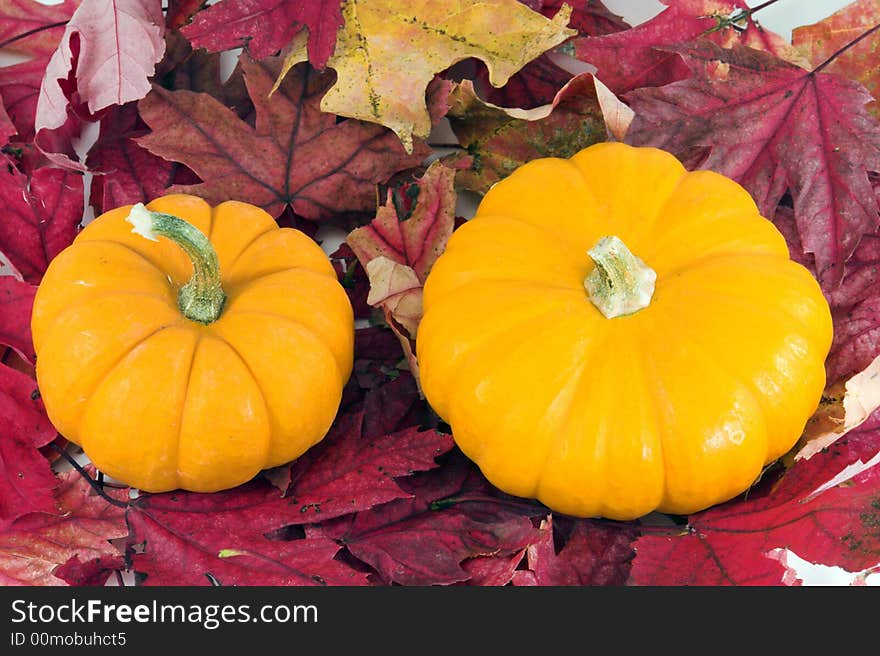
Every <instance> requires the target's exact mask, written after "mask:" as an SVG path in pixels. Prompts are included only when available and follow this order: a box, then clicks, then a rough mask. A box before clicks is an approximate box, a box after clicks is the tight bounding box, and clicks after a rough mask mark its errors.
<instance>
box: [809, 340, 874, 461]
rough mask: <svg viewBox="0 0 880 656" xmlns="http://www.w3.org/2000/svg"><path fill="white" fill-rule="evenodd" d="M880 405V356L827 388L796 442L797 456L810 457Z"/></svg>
mask: <svg viewBox="0 0 880 656" xmlns="http://www.w3.org/2000/svg"><path fill="white" fill-rule="evenodd" d="M877 408H880V356H878V357H877V358H875V359H874V361H873V362H872V363H871V364H870V365H868V367H867V368H866V369H865V370H864V371H860V372H859V373H857V374H856V375H855V376H853V377H852V378H850V379H849V380H846V381H842V382H840V383H838V384H837V385H834V386H833V387H832V388H830V389H829V390H826V392H825V394H824V395H823V397H822V400H821V402H820V404H819V408H818V409H817V410H816V412H815V413H813V416H812V417H810V419H809V421H808V422H807V426H806V428H805V429H804V434H803V435H802V436H801V438H800V440H799V441H798V445H797V446H796V449H797V452H796V454H795V459H796V460H800V459H801V458H810V457H812V456H814V455H816V454H817V453H819V452H820V451H822V450H824V449H827V448H828V447H829V446H831V445H832V444H833V443H834V442H836V441H837V440H839V439H840V438H841V437H843V436H844V435H846V434H847V433H848V432H850V431H851V430H853V429H855V428H857V427H859V426H861V425H862V424H863V423H865V422H866V421H867V420H868V419H869V418H870V417H871V415H872V414H873V412H874V411H875V410H877Z"/></svg>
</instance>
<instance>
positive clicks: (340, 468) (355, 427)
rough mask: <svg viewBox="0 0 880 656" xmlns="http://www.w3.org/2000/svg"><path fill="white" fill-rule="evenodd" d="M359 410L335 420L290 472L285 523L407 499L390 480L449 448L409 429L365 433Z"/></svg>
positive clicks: (445, 439)
mask: <svg viewBox="0 0 880 656" xmlns="http://www.w3.org/2000/svg"><path fill="white" fill-rule="evenodd" d="M363 427H364V412H363V411H360V412H349V413H348V414H346V415H343V416H342V417H340V418H339V419H338V420H337V423H336V424H335V425H334V427H333V428H332V429H331V433H330V434H328V436H327V437H326V438H324V440H322V441H321V442H320V443H319V444H318V445H316V446H315V447H314V448H313V449H310V450H309V451H308V452H306V453H305V454H303V456H301V457H300V458H299V459H298V460H297V461H296V462H294V463H293V465H292V466H291V468H290V485H289V487H287V489H286V493H285V496H286V497H287V500H288V503H289V505H290V506H291V507H292V510H295V511H296V512H291V513H290V514H289V516H288V519H287V523H288V524H304V523H310V522H318V521H323V520H325V519H330V518H333V517H338V516H340V515H346V514H349V513H353V512H359V511H362V510H367V509H369V508H372V507H373V506H376V505H379V504H382V503H386V502H388V501H393V500H395V499H402V498H406V497H408V496H410V495H409V494H407V493H406V492H405V491H404V490H403V489H401V487H400V486H399V485H398V484H397V482H396V481H395V479H396V478H397V477H400V476H410V475H412V474H413V472H416V471H424V470H427V469H432V468H434V467H436V466H437V463H436V462H435V460H434V459H435V458H437V457H438V456H440V455H441V454H443V453H445V452H447V451H449V449H451V448H452V438H451V437H450V436H449V435H444V434H442V433H438V432H437V431H434V430H428V431H422V430H419V429H418V428H417V427H410V428H407V429H404V430H402V431H399V432H396V433H392V434H384V435H368V434H367V435H365V434H364V433H363Z"/></svg>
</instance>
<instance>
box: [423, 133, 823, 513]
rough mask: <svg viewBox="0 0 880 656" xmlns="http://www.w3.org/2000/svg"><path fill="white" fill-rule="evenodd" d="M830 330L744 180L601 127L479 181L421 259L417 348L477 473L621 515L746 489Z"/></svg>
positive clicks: (426, 377)
mask: <svg viewBox="0 0 880 656" xmlns="http://www.w3.org/2000/svg"><path fill="white" fill-rule="evenodd" d="M831 335H832V327H831V316H830V312H829V308H828V304H827V302H826V301H825V299H824V297H823V295H822V293H821V290H820V288H819V285H818V284H817V282H816V280H815V279H814V278H813V277H812V276H811V274H810V273H809V272H808V271H807V270H806V269H805V268H803V267H802V266H800V265H799V264H796V263H795V262H793V261H792V260H791V259H789V253H788V249H787V247H786V243H785V241H784V239H783V237H782V236H781V234H780V233H779V231H778V230H777V229H776V228H775V227H774V225H773V224H772V223H771V222H770V221H768V220H767V219H766V218H764V217H762V216H760V214H759V213H758V210H757V208H756V206H755V203H754V202H753V200H752V198H751V197H750V196H749V194H748V193H747V192H746V191H745V190H744V189H742V188H741V187H740V186H739V185H738V184H736V183H735V182H733V181H732V180H730V179H728V178H726V177H723V176H721V175H718V174H716V173H712V172H709V171H699V172H688V171H686V170H685V169H684V167H683V166H682V165H681V164H680V163H679V162H678V161H677V160H676V159H675V158H674V157H673V156H672V155H670V154H668V153H666V152H663V151H661V150H657V149H653V148H635V147H630V146H627V145H624V144H619V143H602V144H598V145H595V146H592V147H589V148H587V149H585V150H583V151H581V152H580V153H578V154H576V155H575V156H573V157H572V158H570V159H554V158H546V159H539V160H535V161H532V162H530V163H528V164H525V165H524V166H522V167H520V168H519V169H518V170H516V171H515V172H513V174H512V175H510V176H509V177H508V178H506V179H504V180H503V181H501V182H499V183H498V184H496V185H495V186H494V187H493V188H492V189H491V190H490V191H489V192H488V193H487V194H486V196H485V197H484V198H483V200H482V202H481V203H480V205H479V208H478V210H477V212H476V216H475V217H474V218H473V219H471V220H470V221H469V222H467V223H466V224H465V225H463V226H462V227H461V228H459V229H458V230H457V231H456V232H455V233H454V234H453V235H452V238H451V240H450V241H449V244H448V246H447V248H446V250H445V252H444V253H443V254H442V255H441V256H440V258H439V259H438V261H437V262H436V264H435V265H434V267H433V269H432V270H431V272H430V274H429V275H428V278H427V281H426V283H425V287H424V316H423V319H422V321H421V323H420V325H419V328H418V335H417V342H416V352H417V358H418V362H419V371H420V377H421V385H422V389H423V390H424V393H425V396H426V398H427V400H428V402H429V403H430V404H431V406H432V407H433V408H434V410H435V411H436V412H437V413H438V414H439V415H440V416H441V417H442V418H444V419H445V420H446V421H448V422H449V424H450V426H451V428H452V432H453V435H454V438H455V441H456V443H457V444H458V445H459V446H460V448H461V449H462V451H463V452H464V453H465V454H466V455H467V456H469V457H470V458H472V459H473V460H474V461H475V462H476V463H477V464H478V465H479V467H480V468H481V469H482V471H483V472H484V474H485V475H486V476H487V478H488V479H489V480H490V481H491V482H492V483H494V484H495V485H496V486H497V487H499V488H501V489H502V490H504V491H506V492H508V493H511V494H514V495H519V496H522V497H534V498H537V499H539V500H541V501H543V502H544V503H545V504H547V505H548V506H549V507H550V508H552V509H554V510H557V511H559V512H562V513H568V514H572V515H578V516H605V517H609V518H613V519H621V520H626V519H634V518H637V517H639V516H642V515H645V514H646V513H649V512H651V511H654V510H658V511H662V512H668V513H691V512H694V511H697V510H700V509H703V508H706V507H708V506H710V505H713V504H716V503H718V502H722V501H725V500H727V499H730V498H732V497H733V496H735V495H737V494H739V493H741V492H743V491H744V490H746V489H747V488H748V487H749V486H750V485H752V484H753V483H754V482H755V480H756V479H757V478H758V477H759V476H760V474H761V472H762V469H763V468H764V467H765V466H767V465H768V464H769V463H771V462H773V461H774V460H775V459H777V458H779V456H781V455H782V454H784V453H785V452H786V451H788V450H789V449H790V448H791V447H792V446H793V445H794V443H795V442H796V441H797V439H798V437H799V436H800V435H801V433H802V431H803V428H804V426H805V423H806V421H807V419H808V418H809V417H810V415H811V414H812V413H813V412H814V411H815V409H816V407H817V405H818V402H819V399H820V396H821V394H822V391H823V388H824V386H825V371H824V360H825V357H826V355H827V353H828V350H829V348H830V344H831Z"/></svg>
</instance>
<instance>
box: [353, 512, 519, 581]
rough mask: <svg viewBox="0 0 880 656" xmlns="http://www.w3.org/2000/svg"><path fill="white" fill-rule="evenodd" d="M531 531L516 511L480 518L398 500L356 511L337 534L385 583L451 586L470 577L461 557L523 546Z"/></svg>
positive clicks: (517, 548)
mask: <svg viewBox="0 0 880 656" xmlns="http://www.w3.org/2000/svg"><path fill="white" fill-rule="evenodd" d="M337 530H338V529H337ZM534 532H535V529H534V528H533V527H532V524H531V522H530V521H529V520H528V519H527V518H526V517H523V516H519V515H515V514H510V515H506V516H501V515H499V516H497V517H495V518H493V520H492V521H483V520H481V519H475V518H473V517H471V516H469V515H468V514H467V513H466V512H464V511H462V510H461V509H459V508H447V509H444V510H421V511H415V512H414V511H413V504H412V503H411V502H410V501H408V500H400V501H391V502H389V503H386V504H383V505H381V506H378V507H376V508H374V509H372V510H369V511H366V512H362V513H358V514H357V515H356V516H355V517H354V519H353V520H352V521H351V522H349V523H347V525H345V526H344V527H343V528H342V529H341V530H339V536H338V539H341V540H342V541H343V542H344V543H345V545H346V547H347V548H348V550H349V551H350V552H351V553H352V555H354V556H355V557H356V558H358V559H359V560H362V561H363V562H365V563H367V564H368V565H370V567H372V568H373V569H374V570H375V571H376V572H377V573H378V574H379V577H380V578H381V580H382V581H383V582H384V583H385V584H392V583H398V584H400V585H450V584H453V583H459V582H462V581H466V580H467V579H468V576H469V575H468V572H467V571H466V570H465V569H464V568H463V567H462V561H464V560H466V559H468V558H474V557H477V556H487V555H494V554H497V553H500V552H512V551H517V550H519V549H522V548H524V547H525V546H526V545H528V544H529V543H530V541H531V540H532V539H533V537H534Z"/></svg>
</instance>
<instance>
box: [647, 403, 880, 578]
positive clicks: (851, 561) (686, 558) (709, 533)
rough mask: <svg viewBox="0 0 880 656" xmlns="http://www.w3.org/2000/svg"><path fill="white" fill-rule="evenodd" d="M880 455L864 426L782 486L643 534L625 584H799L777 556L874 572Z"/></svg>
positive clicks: (771, 485) (879, 445)
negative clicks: (674, 527) (783, 553)
mask: <svg viewBox="0 0 880 656" xmlns="http://www.w3.org/2000/svg"><path fill="white" fill-rule="evenodd" d="M878 451H880V432H878V430H877V422H876V420H869V421H868V422H867V423H865V424H863V426H862V427H860V429H858V430H856V431H853V432H851V433H848V434H847V435H846V436H845V437H843V438H842V439H840V440H838V441H837V442H835V443H834V444H833V445H831V446H830V447H829V448H828V449H827V450H825V451H823V452H821V453H818V454H816V455H814V456H812V457H811V458H810V459H802V460H798V461H796V462H795V464H794V465H793V466H792V467H791V468H790V469H789V470H788V471H786V472H785V473H784V475H783V476H782V478H781V480H779V481H772V482H768V483H767V484H762V485H761V486H760V489H757V490H753V491H751V492H750V494H748V495H747V496H745V497H740V498H738V499H736V500H734V501H731V502H728V503H726V504H723V505H720V506H717V507H715V508H712V509H710V510H707V511H704V512H702V513H698V514H696V515H692V516H691V517H689V518H688V525H687V527H683V528H682V530H679V531H676V532H674V533H671V534H665V535H663V534H653V533H652V534H645V535H643V536H642V537H640V538H639V539H638V540H637V541H636V543H635V551H636V557H635V559H634V561H633V566H632V572H631V577H630V582H631V583H633V584H635V585H780V584H783V583H788V584H791V583H798V582H799V581H792V580H791V575H790V573H789V572H787V571H786V569H785V567H784V566H783V565H782V564H781V562H780V560H779V557H778V551H779V550H780V549H789V550H791V551H792V552H794V553H795V554H797V555H798V556H799V557H800V558H803V559H804V560H807V561H808V562H811V563H815V564H823V565H827V566H832V567H833V566H838V567H841V568H843V569H845V570H847V571H851V572H857V571H861V570H863V569H865V568H867V567H871V566H873V565H875V564H876V563H877V553H878V549H880V532H878V531H877V526H878V519H880V516H878V508H877V498H878V489H880V467H878V466H877V464H876V460H877V454H878ZM871 462H874V463H875V464H874V465H873V466H869V467H867V468H865V465H868V464H870V463H871ZM851 467H854V469H848V468H851ZM847 472H849V473H847Z"/></svg>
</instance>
